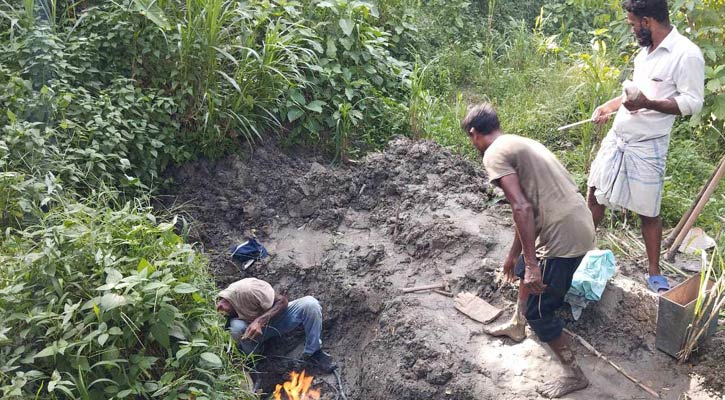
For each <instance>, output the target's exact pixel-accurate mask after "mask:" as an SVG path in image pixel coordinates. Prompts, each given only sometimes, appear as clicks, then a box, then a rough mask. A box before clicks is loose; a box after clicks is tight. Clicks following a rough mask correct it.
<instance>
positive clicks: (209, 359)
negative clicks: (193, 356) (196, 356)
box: [200, 352, 222, 368]
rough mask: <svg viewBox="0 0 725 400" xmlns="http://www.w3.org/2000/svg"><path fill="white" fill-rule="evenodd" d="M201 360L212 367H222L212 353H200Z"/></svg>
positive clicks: (220, 361) (219, 360)
mask: <svg viewBox="0 0 725 400" xmlns="http://www.w3.org/2000/svg"><path fill="white" fill-rule="evenodd" d="M200 357H201V359H202V360H204V361H206V362H208V363H209V364H211V365H212V366H213V367H217V368H219V367H221V366H222V359H221V358H219V356H218V355H216V354H214V353H209V352H204V353H201V356H200Z"/></svg>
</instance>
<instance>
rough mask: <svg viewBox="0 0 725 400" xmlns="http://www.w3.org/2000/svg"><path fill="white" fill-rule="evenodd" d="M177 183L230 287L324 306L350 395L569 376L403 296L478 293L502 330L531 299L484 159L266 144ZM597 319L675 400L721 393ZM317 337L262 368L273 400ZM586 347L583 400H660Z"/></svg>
mask: <svg viewBox="0 0 725 400" xmlns="http://www.w3.org/2000/svg"><path fill="white" fill-rule="evenodd" d="M173 176H174V177H175V179H176V181H177V182H178V183H179V184H178V186H177V187H176V190H175V193H174V194H173V196H171V197H169V198H168V204H172V203H173V204H177V205H179V204H183V205H184V209H185V210H186V212H188V214H190V216H191V217H192V218H194V220H195V224H194V227H193V229H192V236H193V238H194V239H195V240H198V241H199V242H200V243H202V244H203V246H204V248H205V250H206V252H207V253H208V255H209V257H210V259H211V260H212V264H211V268H212V272H213V273H214V274H215V276H216V279H217V283H218V285H219V286H220V287H223V286H225V285H226V284H228V283H230V282H232V281H234V280H236V279H240V278H241V277H245V276H255V277H259V278H262V279H265V280H267V281H269V282H270V283H272V285H273V286H274V287H275V289H276V290H277V291H279V292H280V293H285V294H287V295H288V296H289V297H290V298H296V297H301V296H304V295H314V296H315V297H317V298H318V299H319V300H320V301H321V303H322V304H323V313H324V326H323V327H324V332H323V340H324V345H323V346H324V347H325V348H326V349H327V350H328V351H329V352H330V353H331V354H332V355H333V356H334V357H335V358H336V359H337V360H338V363H339V364H340V365H341V371H342V377H343V383H344V388H345V391H346V393H347V395H348V398H349V399H536V398H539V397H538V395H537V394H536V392H535V387H536V386H537V385H539V384H540V383H542V382H544V381H546V380H548V379H549V378H550V377H552V376H554V375H555V374H557V373H559V372H560V367H559V366H558V365H557V363H556V362H555V361H554V360H553V359H552V356H551V354H550V353H549V352H548V351H547V350H546V349H545V348H544V347H543V346H542V345H541V344H540V343H539V342H538V341H536V340H535V339H533V338H530V339H527V340H525V341H524V342H523V343H520V344H513V343H511V342H508V341H505V340H499V339H493V338H490V337H488V336H486V335H485V334H482V332H481V325H480V324H478V323H477V322H474V321H472V320H470V319H468V318H466V317H464V316H463V315H461V314H459V313H457V312H456V311H455V309H454V308H453V304H452V303H453V300H452V299H451V298H449V297H445V296H442V295H439V294H436V293H432V292H430V293H420V294H403V293H402V292H401V290H400V289H401V288H404V287H410V286H417V285H425V284H431V283H437V282H441V281H444V280H445V281H447V282H448V283H449V285H450V287H451V290H453V291H454V292H458V291H462V290H469V291H473V292H475V293H477V294H479V295H480V296H482V297H484V298H486V299H487V300H489V301H490V302H492V303H493V304H495V305H497V306H499V307H501V308H504V309H505V310H507V313H506V314H505V315H504V316H503V317H501V320H503V319H504V318H508V316H509V313H510V310H511V307H512V304H513V302H512V300H513V298H514V296H515V291H514V289H513V288H512V287H510V286H501V285H500V284H499V280H498V279H497V275H496V269H497V266H498V264H499V262H500V260H501V259H502V258H503V255H504V254H505V253H506V251H507V247H508V245H509V242H510V240H511V238H512V228H511V226H512V221H511V216H510V213H509V211H508V207H505V206H498V205H497V206H494V205H492V203H493V201H492V200H494V199H496V198H497V196H498V194H497V193H496V192H495V191H494V189H493V188H491V187H490V186H489V185H488V184H487V182H486V178H485V176H484V174H483V172H482V169H481V168H480V167H479V166H478V165H476V164H475V163H472V162H469V161H466V160H464V159H461V158H459V157H456V156H454V155H452V154H451V153H450V152H449V151H447V150H445V149H442V148H440V147H438V146H436V145H434V144H432V143H428V142H411V141H408V140H406V139H400V140H396V141H393V142H391V143H390V145H389V147H388V149H387V150H386V151H385V152H384V153H381V154H374V155H371V156H369V157H368V158H366V159H365V160H363V161H362V162H361V163H359V164H357V165H353V166H347V167H337V168H331V167H329V166H327V164H326V163H324V162H323V161H322V160H319V159H315V158H313V157H300V156H297V157H291V156H288V155H285V154H284V153H283V152H281V151H278V150H277V149H275V148H274V147H273V146H265V147H262V148H260V149H258V150H256V151H255V153H254V154H250V155H248V156H247V157H246V158H245V159H244V160H242V159H240V158H237V157H231V158H227V159H225V160H221V161H219V162H217V163H214V164H211V163H208V162H198V163H195V164H192V165H187V166H184V167H183V168H180V169H178V170H177V171H174V173H173ZM252 234H256V235H257V237H258V238H259V239H260V241H261V242H262V243H264V244H265V245H266V246H267V248H268V250H269V251H270V254H271V256H270V258H268V259H267V260H265V262H263V263H259V264H256V265H254V266H252V267H250V268H249V269H248V270H247V271H239V270H238V268H237V266H236V265H234V264H233V263H232V262H231V260H230V259H229V257H228V256H227V255H226V251H227V249H228V248H229V247H230V246H232V245H233V244H236V243H239V242H241V241H243V240H244V238H245V237H248V236H250V235H252ZM583 322H586V325H582V323H579V324H578V325H574V329H575V330H577V331H578V332H580V333H581V334H582V335H584V336H585V337H586V338H587V339H589V340H591V341H593V342H596V343H597V345H604V344H609V345H608V346H606V350H607V351H610V352H611V354H612V358H613V359H614V360H615V361H616V362H619V363H622V364H624V365H626V367H627V368H628V369H629V370H630V371H632V372H633V373H634V374H635V375H638V374H639V375H638V376H642V377H643V379H644V380H645V383H646V384H648V385H650V386H652V387H653V388H654V389H655V390H657V391H658V392H659V393H660V394H661V395H662V396H663V397H664V398H672V399H677V398H680V395H681V394H682V393H689V394H688V395H689V396H690V398H709V397H708V395H707V394H705V392H704V391H703V390H702V389H701V388H700V385H699V383H698V380H697V378H695V377H690V376H688V373H689V372H690V370H689V369H688V368H687V367H678V366H676V365H674V363H672V362H671V361H670V360H668V359H666V358H663V357H662V356H661V355H660V354H658V353H657V352H656V351H655V350H653V349H651V348H648V347H647V345H646V343H647V342H648V341H649V340H651V337H649V336H648V335H649V333H648V331H647V330H646V329H641V330H632V331H631V332H630V331H627V332H625V331H624V330H622V329H618V328H617V324H616V323H612V321H611V319H608V318H604V317H601V318H600V317H599V316H598V314H596V315H595V314H592V316H591V317H590V318H589V320H586V319H585V320H583ZM608 325H614V326H613V327H612V326H608ZM640 331H641V332H642V333H641V334H639V333H632V332H640ZM638 334H639V336H638ZM301 338H302V335H301V334H300V333H297V334H296V335H292V336H290V337H287V338H284V339H282V340H275V341H274V342H272V343H270V345H269V346H268V351H267V355H268V358H267V359H266V360H265V361H264V362H262V363H261V364H260V366H259V369H260V372H261V375H260V377H261V379H262V382H263V387H264V388H265V389H266V390H267V391H268V392H269V391H270V390H272V389H273V386H274V384H275V383H278V382H280V381H282V380H284V374H285V373H286V372H288V371H289V370H290V369H292V368H296V367H299V365H298V363H297V362H296V361H295V360H294V359H295V358H297V357H298V356H299V354H300V352H301V350H302V348H301V344H300V343H301ZM643 343H645V344H644V345H643ZM577 351H578V353H579V354H580V359H581V364H582V365H583V368H584V370H585V373H586V374H587V375H588V376H589V377H590V379H591V381H592V384H591V386H590V387H589V388H587V389H585V390H583V391H580V392H577V393H575V394H573V395H572V396H570V397H569V398H572V399H640V398H647V396H648V395H647V394H646V393H644V392H642V391H641V390H640V389H638V388H637V387H636V386H634V385H633V384H632V383H631V382H629V381H628V380H626V379H625V378H624V377H622V376H621V375H620V374H618V373H617V372H616V371H614V370H613V369H612V368H611V367H610V366H609V365H607V364H605V363H604V362H602V361H600V360H598V359H596V358H595V357H592V356H591V355H588V354H587V353H586V352H585V351H584V349H583V348H579V347H578V346H577ZM663 369H664V370H665V372H661V371H662V370H663ZM312 372H313V373H314V371H312ZM315 385H316V386H317V387H318V388H320V389H321V390H322V392H323V399H334V398H336V392H335V391H336V389H335V386H336V384H335V379H334V377H333V376H318V377H317V378H316V380H315Z"/></svg>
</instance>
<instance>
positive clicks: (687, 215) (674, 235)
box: [662, 159, 725, 248]
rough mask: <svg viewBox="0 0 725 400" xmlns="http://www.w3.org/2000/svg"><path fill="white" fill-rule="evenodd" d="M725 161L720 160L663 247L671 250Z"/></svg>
mask: <svg viewBox="0 0 725 400" xmlns="http://www.w3.org/2000/svg"><path fill="white" fill-rule="evenodd" d="M723 161H725V159H723V160H720V163H719V164H718V165H717V168H715V170H714V171H712V174H711V175H710V178H708V179H707V182H705V184H704V185H703V186H702V188H701V189H700V193H698V194H697V197H695V200H694V201H693V202H692V204H691V205H690V208H689V209H688V210H687V211H686V212H685V213H684V214H683V215H682V218H680V221H679V222H678V223H677V226H675V229H673V230H672V232H670V235H669V236H667V239H665V240H664V242H662V247H664V248H669V247H670V245H671V244H672V242H674V241H675V239H676V238H677V235H679V234H680V232H681V231H682V227H683V226H684V225H685V222H687V219H688V218H690V215H691V214H692V211H693V210H694V209H695V207H697V203H699V202H700V199H701V198H702V195H703V194H704V193H705V191H706V190H707V188H708V187H709V186H710V183H711V182H712V180H713V178H715V175H717V171H718V170H719V169H720V165H721V164H722V163H723Z"/></svg>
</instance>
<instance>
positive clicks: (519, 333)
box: [483, 321, 526, 343]
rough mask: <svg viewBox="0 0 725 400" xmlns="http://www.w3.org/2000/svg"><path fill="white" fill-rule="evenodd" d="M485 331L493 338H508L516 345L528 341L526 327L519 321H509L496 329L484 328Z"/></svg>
mask: <svg viewBox="0 0 725 400" xmlns="http://www.w3.org/2000/svg"><path fill="white" fill-rule="evenodd" d="M483 331H484V332H486V333H487V334H489V335H491V336H507V337H509V338H511V340H513V341H514V342H516V343H518V342H521V341H522V340H524V339H526V325H525V324H523V323H521V322H517V321H509V322H508V323H505V324H503V325H501V326H497V327H495V328H483Z"/></svg>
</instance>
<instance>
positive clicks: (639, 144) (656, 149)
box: [587, 0, 705, 293]
mask: <svg viewBox="0 0 725 400" xmlns="http://www.w3.org/2000/svg"><path fill="white" fill-rule="evenodd" d="M623 7H624V9H625V10H626V11H627V22H628V23H629V25H630V26H631V27H632V33H633V34H634V36H635V38H636V39H637V42H638V43H639V45H640V46H641V47H642V49H641V50H640V51H639V53H638V54H637V56H636V57H635V59H634V76H633V79H632V86H630V87H627V88H626V90H627V91H628V92H629V93H630V94H629V95H622V96H619V97H616V98H614V99H612V100H609V101H608V102H606V103H604V104H603V105H601V106H599V107H597V108H596V109H595V110H594V114H593V115H592V118H593V119H594V122H596V123H598V124H603V123H605V122H607V120H608V119H609V114H611V113H613V112H616V113H617V114H616V117H615V118H614V124H613V126H612V129H611V130H610V131H609V133H608V134H607V136H606V137H605V138H604V140H603V141H602V146H601V148H600V149H599V153H597V157H596V158H595V160H594V162H593V163H592V167H591V172H590V174H589V180H588V182H587V185H588V186H589V192H588V193H587V203H588V205H589V209H590V210H591V212H592V217H593V218H594V225H595V226H599V223H600V222H601V221H602V219H603V218H604V208H605V206H609V207H616V208H624V209H627V210H631V211H633V212H635V213H637V214H639V217H640V221H641V225H642V237H643V238H644V243H645V248H646V250H647V260H648V264H649V276H648V278H647V283H648V285H649V287H650V289H651V290H652V291H654V292H656V293H659V292H663V291H667V290H669V284H668V282H667V279H665V278H664V277H663V276H662V274H661V272H660V267H659V262H660V247H661V242H662V219H661V218H660V202H661V200H662V189H663V186H664V176H665V162H666V160H667V148H668V146H669V142H670V131H671V130H672V124H673V122H674V120H675V117H676V116H677V115H692V114H695V113H697V112H699V111H700V110H701V109H702V102H703V94H704V74H705V72H704V71H705V70H704V65H705V61H704V59H703V57H702V53H701V52H700V49H699V48H698V47H697V46H696V45H695V44H693V43H692V42H691V41H689V40H688V39H687V38H686V37H684V36H682V35H680V33H679V32H677V28H675V27H674V26H672V25H671V24H670V19H669V14H668V10H667V1H666V0H625V1H624V4H623Z"/></svg>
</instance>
